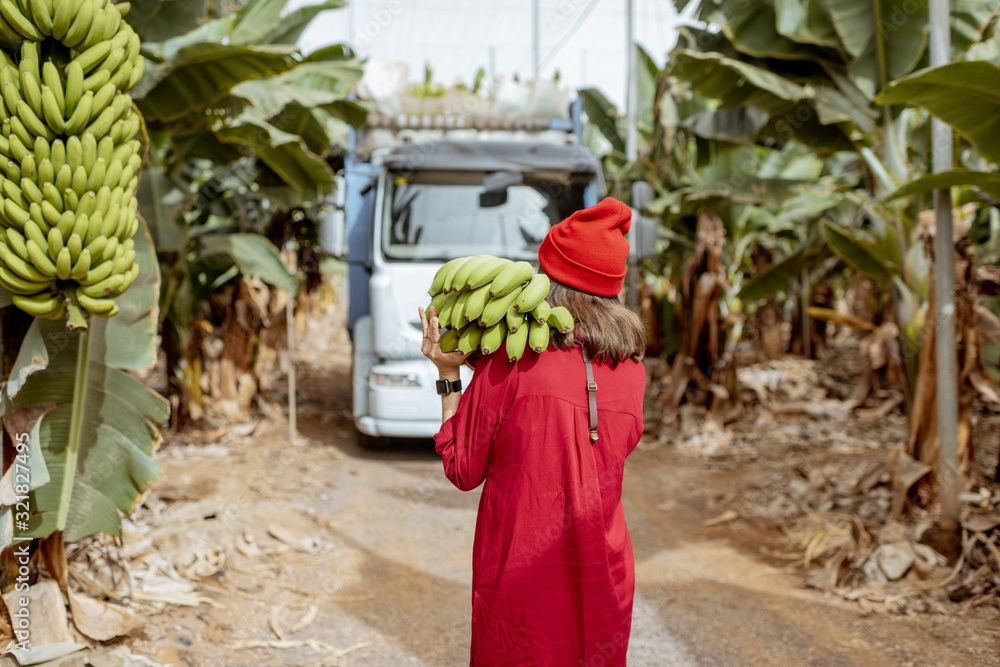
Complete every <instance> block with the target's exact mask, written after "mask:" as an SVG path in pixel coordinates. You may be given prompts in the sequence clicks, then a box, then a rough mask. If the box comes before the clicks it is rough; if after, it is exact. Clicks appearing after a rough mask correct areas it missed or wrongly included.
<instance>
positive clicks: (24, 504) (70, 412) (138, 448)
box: [0, 224, 169, 584]
mask: <svg viewBox="0 0 1000 667" xmlns="http://www.w3.org/2000/svg"><path fill="white" fill-rule="evenodd" d="M135 250H136V262H137V263H138V264H139V266H140V267H141V270H140V274H139V278H138V279H137V280H136V282H135V283H134V284H133V285H132V287H131V289H129V291H128V292H126V293H125V294H124V295H122V296H121V297H120V298H119V299H118V303H119V307H120V312H119V313H118V314H117V315H115V316H114V317H112V318H109V319H104V318H95V319H94V320H92V321H91V323H90V326H89V327H88V329H86V330H83V331H75V330H71V329H67V328H66V327H65V326H64V325H63V324H62V323H59V322H54V321H52V320H43V319H34V320H33V321H32V323H31V325H30V327H29V328H28V330H27V334H26V335H25V337H24V338H23V340H22V341H21V345H20V347H19V349H18V352H17V356H16V358H15V360H14V362H13V364H12V367H11V370H10V373H9V374H8V375H7V377H6V378H5V381H4V383H3V386H2V388H0V414H2V416H3V420H4V423H5V425H6V426H7V429H8V432H10V434H11V437H12V440H13V441H14V447H15V452H16V454H15V458H14V460H13V461H12V462H11V464H10V465H9V467H8V468H7V470H6V472H5V474H4V475H3V478H2V479H0V548H3V549H7V548H9V547H10V546H12V545H13V544H14V543H15V542H16V541H23V540H54V541H55V542H57V543H58V545H57V546H56V547H54V548H52V549H51V550H50V553H53V554H57V555H58V557H60V558H63V559H64V558H65V551H64V550H63V548H62V543H63V542H64V541H69V542H72V541H78V540H80V539H83V538H85V537H87V536H89V535H93V534H95V533H108V534H111V535H114V536H116V537H117V538H119V539H121V537H122V523H121V515H122V514H128V513H130V512H131V511H132V510H133V509H134V507H135V505H136V503H137V502H138V500H139V498H140V497H141V495H142V493H143V492H144V491H145V490H146V489H147V488H148V487H149V485H150V484H151V483H152V482H153V480H155V478H156V477H157V475H158V473H159V467H158V466H157V464H156V463H155V462H154V461H153V459H152V454H153V449H154V447H155V445H156V443H157V441H158V439H159V430H158V429H159V426H160V424H162V423H163V422H164V421H165V420H166V419H167V416H168V412H169V411H168V404H167V402H166V400H165V399H164V398H163V397H161V396H160V395H159V394H157V393H156V392H155V391H153V390H152V389H150V388H148V387H146V386H145V385H144V384H142V383H141V382H139V381H138V380H136V379H134V378H132V377H131V376H130V375H128V373H127V372H126V371H128V370H133V369H145V368H150V367H152V366H153V365H154V364H155V361H156V356H157V355H156V342H155V341H156V332H157V319H158V312H157V302H158V296H159V287H160V285H159V271H158V267H157V262H156V255H155V252H154V250H153V247H152V244H151V240H150V237H149V232H148V231H147V230H146V228H145V225H144V224H143V225H140V229H139V232H138V233H137V234H136V236H135ZM7 297H8V295H6V293H3V294H0V306H7V305H9V303H10V300H9V298H7ZM11 342H12V341H11V340H10V339H8V340H7V341H5V343H6V344H10V343H11ZM84 415H86V418H83V417H84ZM63 565H65V563H63ZM57 569H60V568H59V567H58V566H57ZM62 583H63V584H65V582H62Z"/></svg>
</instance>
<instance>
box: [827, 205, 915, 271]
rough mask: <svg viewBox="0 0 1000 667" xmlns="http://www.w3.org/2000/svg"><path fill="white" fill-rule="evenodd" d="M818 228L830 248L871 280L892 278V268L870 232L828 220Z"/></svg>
mask: <svg viewBox="0 0 1000 667" xmlns="http://www.w3.org/2000/svg"><path fill="white" fill-rule="evenodd" d="M820 229H821V230H822V233H823V238H824V239H825V240H826V242H827V245H829V247H830V249H831V250H832V251H833V252H834V254H836V255H837V256H838V257H840V259H842V260H844V262H846V263H847V264H848V265H849V266H851V267H853V268H854V269H855V270H857V271H860V272H861V273H862V274H864V275H865V276H866V277H868V278H871V279H872V280H878V281H880V282H884V281H888V280H890V279H891V278H892V275H893V268H891V267H889V266H887V265H886V262H885V259H884V257H883V256H882V255H881V251H880V248H879V243H878V240H877V239H875V238H874V237H873V236H872V235H871V234H870V233H868V232H865V231H864V230H862V229H858V228H856V227H845V226H843V225H838V224H836V223H833V222H830V221H829V220H824V221H823V224H822V226H821V227H820ZM896 270H898V268H896Z"/></svg>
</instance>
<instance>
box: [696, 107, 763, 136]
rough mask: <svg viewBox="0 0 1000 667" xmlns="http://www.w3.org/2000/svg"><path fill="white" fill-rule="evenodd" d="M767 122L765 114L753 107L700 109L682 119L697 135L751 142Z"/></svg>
mask: <svg viewBox="0 0 1000 667" xmlns="http://www.w3.org/2000/svg"><path fill="white" fill-rule="evenodd" d="M766 123H767V114H766V113H764V112H763V111H760V110H758V109H753V108H745V107H741V108H739V109H719V110H714V111H711V110H710V111H702V112H701V113H697V114H695V115H693V116H690V117H689V118H686V119H685V120H684V121H683V126H684V127H686V128H687V129H689V130H690V131H691V132H693V133H694V134H696V135H698V136H699V137H704V138H705V139H714V140H716V141H728V142H733V143H753V142H755V141H756V140H757V135H758V134H759V133H760V130H761V128H762V127H764V125H765V124H766Z"/></svg>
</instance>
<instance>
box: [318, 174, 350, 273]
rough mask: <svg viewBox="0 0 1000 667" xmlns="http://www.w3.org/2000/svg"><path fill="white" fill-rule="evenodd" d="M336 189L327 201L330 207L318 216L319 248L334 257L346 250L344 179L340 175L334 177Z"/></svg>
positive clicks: (341, 254) (341, 255) (340, 255)
mask: <svg viewBox="0 0 1000 667" xmlns="http://www.w3.org/2000/svg"><path fill="white" fill-rule="evenodd" d="M334 183H335V184H336V185H335V187H336V190H335V191H334V196H333V199H332V200H331V201H330V202H329V203H330V205H331V208H329V209H327V210H326V211H324V212H323V213H321V214H320V216H319V248H320V250H322V251H323V252H325V253H327V254H329V255H332V256H334V257H343V256H344V253H345V252H346V251H347V243H346V242H345V240H346V238H347V217H346V216H345V215H344V201H345V199H346V194H345V193H346V189H345V187H346V186H345V180H344V177H343V176H341V175H339V174H338V175H337V176H336V177H335V179H334Z"/></svg>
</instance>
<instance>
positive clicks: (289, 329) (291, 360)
mask: <svg viewBox="0 0 1000 667" xmlns="http://www.w3.org/2000/svg"><path fill="white" fill-rule="evenodd" d="M286 249H287V250H288V272H289V273H291V274H292V275H293V276H294V275H295V271H296V270H297V269H296V266H295V250H294V249H293V248H292V247H291V244H288V245H287V246H286ZM295 297H296V293H295V292H289V293H288V301H286V302H285V334H286V336H287V338H288V341H287V347H288V444H290V445H294V444H295V440H296V437H297V436H298V433H299V428H298V415H297V412H298V410H297V407H298V406H297V403H296V400H295Z"/></svg>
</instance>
